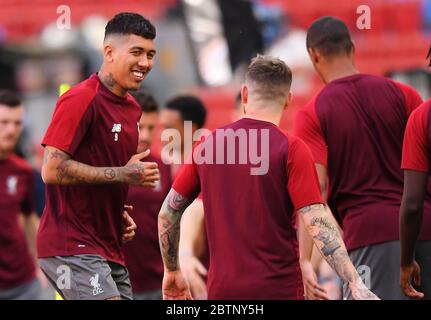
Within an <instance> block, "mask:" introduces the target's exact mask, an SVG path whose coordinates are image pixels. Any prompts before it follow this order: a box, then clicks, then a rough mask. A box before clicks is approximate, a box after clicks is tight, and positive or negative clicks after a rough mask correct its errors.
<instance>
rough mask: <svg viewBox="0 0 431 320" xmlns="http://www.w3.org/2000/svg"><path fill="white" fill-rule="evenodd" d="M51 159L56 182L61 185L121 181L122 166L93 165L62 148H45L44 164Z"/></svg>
mask: <svg viewBox="0 0 431 320" xmlns="http://www.w3.org/2000/svg"><path fill="white" fill-rule="evenodd" d="M49 161H52V162H54V163H55V164H56V165H55V168H54V170H55V177H56V179H55V183H56V184H59V185H73V184H103V183H111V182H120V179H121V168H120V167H93V166H89V165H87V164H84V163H81V162H78V161H75V160H73V159H71V158H70V156H69V155H68V154H66V153H65V152H62V151H60V150H49V149H48V148H45V153H44V161H43V163H44V165H46V164H47V163H48V162H49Z"/></svg>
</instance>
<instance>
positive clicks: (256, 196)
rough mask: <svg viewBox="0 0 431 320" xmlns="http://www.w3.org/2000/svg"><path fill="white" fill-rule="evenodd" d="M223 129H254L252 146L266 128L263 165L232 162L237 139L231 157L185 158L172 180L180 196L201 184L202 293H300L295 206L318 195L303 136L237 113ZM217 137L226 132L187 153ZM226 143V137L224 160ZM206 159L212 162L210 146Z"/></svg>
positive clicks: (213, 140)
mask: <svg viewBox="0 0 431 320" xmlns="http://www.w3.org/2000/svg"><path fill="white" fill-rule="evenodd" d="M222 129H232V130H233V132H239V130H241V129H243V130H245V131H246V133H247V137H250V136H252V134H251V129H256V130H257V132H258V133H257V134H256V135H255V136H257V140H256V141H257V146H258V150H260V145H261V144H262V142H263V140H262V138H261V132H263V131H264V130H267V132H269V154H268V155H267V156H266V159H267V160H268V161H269V170H268V172H267V173H266V174H264V175H251V174H250V168H251V167H255V166H254V165H252V164H250V158H249V159H248V161H247V162H246V163H244V164H238V163H239V161H238V156H240V155H246V154H247V148H243V149H241V150H240V148H239V146H238V145H239V144H238V143H236V147H235V158H236V162H235V163H237V164H208V163H206V164H205V163H204V164H196V163H193V164H189V165H184V167H183V168H182V170H181V172H180V173H179V174H178V176H177V178H176V179H175V182H174V185H173V188H174V189H175V190H176V191H177V192H178V193H180V194H181V195H183V196H185V197H187V198H193V197H196V196H197V195H198V193H199V192H200V191H202V195H203V203H204V210H205V225H206V231H207V237H208V246H209V253H210V261H211V263H210V269H209V273H208V297H209V299H302V298H303V295H302V293H303V287H302V279H301V273H300V269H299V261H298V243H297V237H296V230H295V228H294V225H295V218H296V215H295V209H300V208H302V207H304V206H307V205H310V204H313V203H321V202H322V198H321V195H320V188H319V183H318V179H317V174H316V171H315V167H314V163H313V159H312V155H311V152H310V150H309V149H308V148H307V146H306V145H305V143H304V142H302V141H301V140H299V139H298V138H295V137H294V136H290V135H286V134H284V133H283V132H282V131H280V129H279V128H278V127H277V126H275V125H273V124H272V123H269V122H266V121H260V120H254V119H248V118H244V119H241V120H239V121H237V122H234V123H233V124H230V125H228V126H226V127H224V128H222ZM233 132H232V133H229V134H228V135H229V136H233V134H234V133H233ZM222 140H225V142H226V140H227V139H225V138H223V136H222V135H219V134H218V133H217V131H215V132H214V133H213V134H212V135H210V136H209V137H208V138H207V139H206V140H205V141H204V142H203V143H201V144H200V145H199V146H198V147H197V148H196V149H195V152H194V153H195V154H196V153H199V152H202V153H204V152H203V151H202V150H204V149H205V150H206V148H211V145H212V146H213V149H214V150H215V148H216V146H217V145H220V143H221V141H222ZM250 141H251V142H252V141H253V139H250ZM251 142H250V143H249V146H251V145H253V143H251ZM208 145H209V146H210V147H208ZM226 150H227V148H226V143H225V147H224V159H223V160H224V161H223V162H224V163H227V159H226V158H227V151H226ZM259 153H260V152H259ZM212 158H213V162H214V163H215V162H216V153H215V152H214V153H213V156H212ZM222 158H223V157H222Z"/></svg>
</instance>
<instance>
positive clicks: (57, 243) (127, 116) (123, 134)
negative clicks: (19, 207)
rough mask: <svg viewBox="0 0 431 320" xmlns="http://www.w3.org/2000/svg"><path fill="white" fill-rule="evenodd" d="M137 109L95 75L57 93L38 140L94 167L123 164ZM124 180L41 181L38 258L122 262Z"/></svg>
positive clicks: (134, 138) (131, 146) (132, 145)
mask: <svg viewBox="0 0 431 320" xmlns="http://www.w3.org/2000/svg"><path fill="white" fill-rule="evenodd" d="M141 114H142V111H141V109H140V107H139V105H138V104H137V103H136V101H135V100H134V99H133V98H132V97H131V96H130V95H127V96H126V97H119V96H117V95H115V94H114V93H112V92H111V91H109V90H108V89H107V88H106V87H105V86H104V85H103V84H102V82H101V81H100V80H99V77H98V76H97V74H93V75H92V76H91V77H90V78H89V79H87V80H85V81H83V82H81V83H80V84H78V85H77V86H75V87H73V88H72V89H70V90H69V91H68V92H66V93H65V94H64V95H62V96H61V97H60V99H59V101H58V103H57V106H56V108H55V111H54V115H53V118H52V120H51V123H50V125H49V128H48V130H47V132H46V134H45V137H44V139H43V141H42V145H43V146H46V145H48V146H52V147H56V148H58V149H61V150H63V151H64V152H67V153H68V154H70V155H71V156H72V159H74V160H76V161H79V162H82V163H85V164H88V165H91V166H95V167H116V166H124V165H125V164H126V163H127V162H128V161H129V159H130V157H131V156H132V155H134V154H135V153H136V149H137V144H138V126H137V123H138V121H139V118H140V116H141ZM127 191H128V186H127V185H126V184H120V183H116V184H105V185H73V186H60V185H47V186H46V205H45V210H44V213H43V215H42V220H41V224H40V227H39V232H38V255H39V257H41V258H43V257H51V256H70V255H76V254H98V255H101V256H102V257H104V258H105V259H107V260H109V261H112V262H117V263H120V264H123V265H124V256H123V254H122V252H121V246H122V242H121V236H122V230H121V229H122V228H121V226H122V212H123V206H124V204H125V200H126V197H127Z"/></svg>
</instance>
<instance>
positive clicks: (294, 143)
mask: <svg viewBox="0 0 431 320" xmlns="http://www.w3.org/2000/svg"><path fill="white" fill-rule="evenodd" d="M285 135H286V139H287V141H288V142H289V147H294V148H298V147H299V148H301V147H302V146H307V144H306V143H305V142H304V140H302V139H301V138H300V137H298V136H297V135H295V134H292V133H289V132H286V133H285Z"/></svg>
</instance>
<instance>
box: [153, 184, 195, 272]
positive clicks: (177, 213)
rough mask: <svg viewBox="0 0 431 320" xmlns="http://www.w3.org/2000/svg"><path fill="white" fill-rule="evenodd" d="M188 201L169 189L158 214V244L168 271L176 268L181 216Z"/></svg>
mask: <svg viewBox="0 0 431 320" xmlns="http://www.w3.org/2000/svg"><path fill="white" fill-rule="evenodd" d="M189 204H190V200H188V199H187V198H184V197H183V196H181V195H180V194H179V193H177V192H176V191H175V190H173V189H171V191H170V192H169V194H168V196H167V197H166V199H165V201H164V203H163V206H162V209H161V211H160V214H159V242H160V250H161V253H162V258H163V261H164V264H165V266H166V268H167V269H168V270H169V271H175V270H177V268H178V246H179V241H180V225H181V216H182V214H183V212H184V210H185V209H186V208H187V207H188V206H189Z"/></svg>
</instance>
